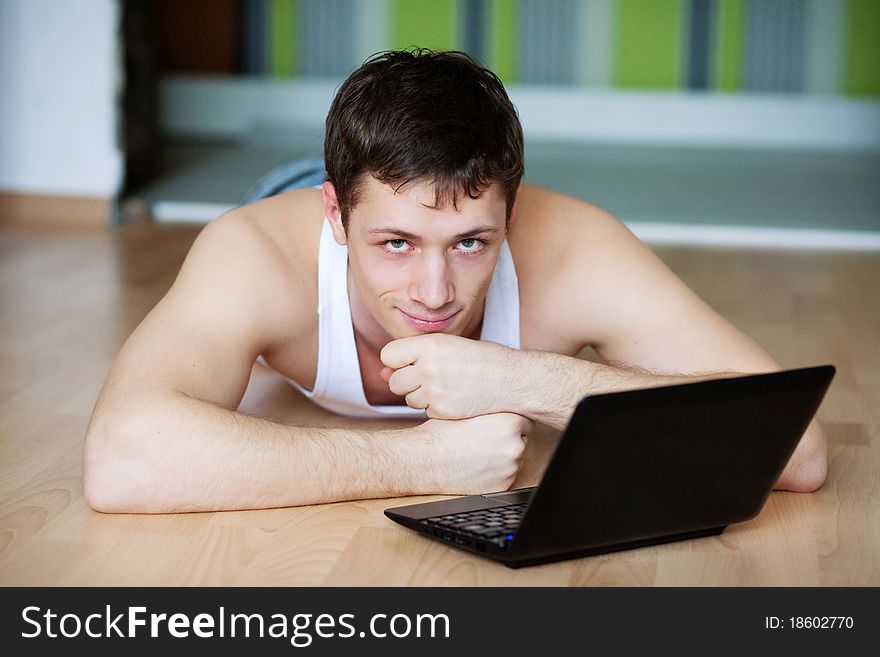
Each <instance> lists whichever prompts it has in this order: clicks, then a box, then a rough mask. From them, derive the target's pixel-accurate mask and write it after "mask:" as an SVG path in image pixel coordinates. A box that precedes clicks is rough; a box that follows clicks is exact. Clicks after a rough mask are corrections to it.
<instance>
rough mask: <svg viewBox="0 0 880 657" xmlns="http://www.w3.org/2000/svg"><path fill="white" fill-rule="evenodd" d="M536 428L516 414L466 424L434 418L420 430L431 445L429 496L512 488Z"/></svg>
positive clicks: (425, 485) (424, 487)
mask: <svg viewBox="0 0 880 657" xmlns="http://www.w3.org/2000/svg"><path fill="white" fill-rule="evenodd" d="M533 426H534V424H533V423H532V422H531V420H528V419H526V418H524V417H522V416H520V415H515V414H514V413H494V414H491V415H481V416H480V417H475V418H469V419H466V420H453V421H450V420H428V421H427V422H425V423H424V424H421V425H419V427H417V428H416V429H414V431H416V432H417V434H418V435H419V436H420V437H422V438H423V439H424V440H425V441H426V445H427V451H426V454H427V456H428V466H429V467H425V468H421V469H420V471H419V472H420V476H423V477H425V476H427V477H430V479H429V480H427V481H425V482H424V483H423V485H422V486H421V487H420V488H421V489H422V492H424V493H442V494H445V495H476V494H479V493H491V492H495V491H501V490H507V489H508V488H510V487H511V486H512V485H513V482H514V481H515V480H516V475H517V473H518V472H519V468H520V463H521V462H522V456H523V452H524V451H525V447H526V443H527V441H528V433H529V432H530V431H531V430H532V427H533Z"/></svg>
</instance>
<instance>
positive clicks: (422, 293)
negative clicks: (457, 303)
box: [410, 254, 455, 309]
mask: <svg viewBox="0 0 880 657" xmlns="http://www.w3.org/2000/svg"><path fill="white" fill-rule="evenodd" d="M410 297H411V298H412V299H413V301H418V302H419V303H420V304H422V305H423V306H425V307H426V308H434V309H436V308H442V307H443V306H445V305H446V304H448V303H451V302H452V301H453V300H454V299H455V289H454V286H453V285H452V280H451V279H450V277H449V266H448V263H447V262H446V257H445V255H442V254H423V255H422V259H421V262H420V263H419V267H418V270H417V272H416V277H415V280H414V281H413V283H412V286H411V288H410Z"/></svg>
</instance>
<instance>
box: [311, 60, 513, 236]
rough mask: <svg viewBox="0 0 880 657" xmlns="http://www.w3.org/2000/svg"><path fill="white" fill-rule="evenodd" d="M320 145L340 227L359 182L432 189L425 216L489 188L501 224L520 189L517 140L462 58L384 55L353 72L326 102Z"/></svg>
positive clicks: (496, 86)
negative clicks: (421, 184) (502, 211)
mask: <svg viewBox="0 0 880 657" xmlns="http://www.w3.org/2000/svg"><path fill="white" fill-rule="evenodd" d="M326 128H327V129H326V132H325V137H324V161H325V165H326V167H327V178H328V180H329V181H330V182H332V183H333V185H334V186H335V187H336V194H337V198H338V200H339V204H340V208H341V210H342V220H343V225H345V227H346V228H347V227H348V217H349V213H350V212H351V209H352V208H353V207H354V206H355V204H356V203H357V202H358V199H359V194H360V191H361V183H362V182H363V175H364V174H368V175H372V176H373V177H374V178H376V180H378V181H380V182H382V183H385V184H389V185H392V186H394V187H395V189H398V190H399V189H400V188H402V187H404V186H405V185H407V184H408V183H411V182H415V181H423V180H427V181H431V182H433V184H434V190H435V197H434V206H435V207H438V208H442V207H446V206H447V204H449V203H450V202H451V203H452V207H453V208H455V209H456V210H457V209H458V198H459V194H462V193H464V194H467V195H468V196H469V197H471V198H478V197H479V196H480V195H481V194H482V193H483V192H485V191H486V190H487V189H488V188H489V186H490V185H492V184H493V183H499V184H500V185H501V188H502V191H503V193H504V195H505V199H506V202H507V220H508V222H509V221H510V212H511V209H512V207H513V202H514V200H515V198H516V191H517V188H518V187H519V183H520V180H521V179H522V175H523V170H524V165H523V132H522V126H521V125H520V122H519V117H518V116H517V113H516V109H515V108H514V106H513V104H512V103H511V102H510V99H509V98H508V97H507V92H506V91H505V90H504V86H503V85H502V83H501V80H499V79H498V77H497V76H496V75H495V74H494V73H492V72H491V71H490V70H488V69H486V68H484V67H482V66H481V65H480V64H479V63H478V62H476V61H475V60H474V59H472V58H471V57H470V56H469V55H467V54H465V53H463V52H457V51H444V52H433V51H431V50H426V49H421V48H419V49H413V50H399V51H387V52H383V53H379V54H377V55H374V56H373V57H371V58H370V59H368V60H367V61H366V62H364V64H362V65H361V66H360V68H358V69H357V70H355V71H354V72H353V73H352V74H351V75H350V76H349V77H348V79H346V80H345V82H343V83H342V86H341V87H340V88H339V91H338V92H337V93H336V97H335V98H334V99H333V104H332V105H331V106H330V112H329V113H328V115H327V126H326Z"/></svg>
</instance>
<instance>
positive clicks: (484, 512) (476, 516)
mask: <svg viewBox="0 0 880 657" xmlns="http://www.w3.org/2000/svg"><path fill="white" fill-rule="evenodd" d="M525 510H526V504H511V505H510V506H500V507H496V508H494V509H480V510H478V511H467V512H466V513H450V514H448V515H445V516H435V517H433V518H427V519H426V520H423V521H422V522H424V523H425V524H428V525H431V526H432V527H437V528H438V529H440V530H446V531H452V532H456V533H460V534H466V535H468V536H471V537H475V538H481V539H484V540H487V541H492V542H493V543H501V544H503V543H504V542H506V541H509V540H511V539H512V538H513V533H514V532H515V531H516V528H517V527H518V526H519V522H520V520H522V517H523V513H525Z"/></svg>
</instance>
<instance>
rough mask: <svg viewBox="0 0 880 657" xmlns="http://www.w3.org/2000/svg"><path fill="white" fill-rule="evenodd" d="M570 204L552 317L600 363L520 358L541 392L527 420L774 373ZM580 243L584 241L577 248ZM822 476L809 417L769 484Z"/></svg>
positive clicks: (655, 268)
mask: <svg viewBox="0 0 880 657" xmlns="http://www.w3.org/2000/svg"><path fill="white" fill-rule="evenodd" d="M578 205H579V204H578V203H576V202H575V203H572V204H571V209H570V211H571V212H572V214H573V217H572V219H573V224H572V228H571V230H573V231H575V233H576V234H575V235H573V237H572V239H571V243H572V244H573V245H577V246H576V247H575V248H572V249H569V250H568V252H567V253H566V255H565V257H564V260H565V261H564V263H562V268H563V270H568V271H571V272H573V274H574V275H572V276H570V277H568V278H567V279H561V280H564V281H565V285H564V287H563V288H562V289H559V290H557V294H558V295H560V297H559V298H576V299H578V303H577V304H571V305H569V306H567V307H565V310H564V311H563V312H561V313H557V315H556V317H555V319H556V321H557V322H559V323H560V324H561V325H562V326H563V330H564V331H568V334H569V336H570V338H571V340H572V341H574V342H575V344H577V345H578V346H579V347H580V348H583V347H585V346H588V345H589V346H593V347H594V348H595V349H596V351H597V352H598V354H599V355H600V356H601V357H602V358H603V360H604V361H605V363H608V365H602V364H598V363H591V362H587V361H580V360H576V359H569V358H567V357H564V356H557V355H555V354H537V353H536V354H527V355H526V357H525V358H524V359H523V360H522V364H523V366H524V367H525V368H526V369H527V370H535V371H534V373H533V374H532V375H531V376H528V375H527V376H528V380H531V381H534V382H535V384H536V386H537V387H536V389H535V390H536V391H539V390H543V391H544V392H543V394H540V395H538V397H539V398H540V399H541V400H543V401H542V402H541V406H542V407H543V410H536V411H535V413H534V418H535V419H538V420H540V421H547V422H549V423H551V424H555V425H557V426H558V425H559V424H560V422H562V421H563V420H562V418H563V417H564V416H565V417H567V416H569V415H570V414H571V412H572V411H573V408H574V404H576V403H577V401H578V399H579V398H580V396H582V395H583V394H587V393H589V392H610V391H614V390H623V389H628V388H629V389H631V388H636V387H653V386H660V385H668V384H674V383H683V382H687V381H696V380H701V379H704V378H714V377H718V376H727V375H735V374H739V373H743V374H745V373H758V372H771V371H778V370H779V369H781V368H780V367H779V365H778V364H777V363H776V362H775V361H774V360H773V358H771V357H770V355H769V354H767V352H766V351H764V350H763V349H762V348H761V347H760V346H759V345H758V344H757V343H756V342H755V341H754V340H752V339H751V338H749V337H748V336H747V335H745V334H744V333H743V332H742V331H740V330H739V329H737V328H736V327H735V326H733V325H732V324H731V323H730V322H728V321H727V320H726V319H725V318H723V317H722V316H721V315H720V314H719V313H717V312H716V311H715V310H714V309H712V308H711V307H709V306H708V305H707V304H706V303H705V302H703V301H702V299H700V298H699V297H698V296H697V295H696V294H695V293H694V292H693V291H692V290H690V289H689V288H688V287H687V286H686V285H685V284H684V283H683V282H682V281H681V280H680V279H679V278H678V277H677V276H675V274H673V272H671V271H670V270H669V268H668V267H667V266H666V265H665V264H664V263H663V262H662V261H661V260H660V259H659V258H658V257H657V256H656V255H655V254H654V253H653V252H652V251H651V250H650V249H649V248H648V247H647V246H645V245H644V244H642V243H641V242H640V241H639V240H638V239H637V238H636V237H635V236H633V235H632V233H630V231H629V230H627V229H626V227H625V226H623V225H622V224H621V223H620V222H619V221H618V220H617V219H615V218H614V217H613V216H611V215H610V214H608V213H601V212H600V213H591V215H590V219H589V221H584V218H583V217H582V216H578V215H577V213H578ZM583 244H591V245H592V248H590V249H589V250H588V253H587V254H584V248H583V246H582V245H583ZM554 371H555V372H556V374H555V375H552V374H551V373H552V372H554ZM544 376H550V379H547V378H543V377H544ZM540 381H545V382H546V383H544V384H541V383H540ZM550 381H552V382H553V383H552V384H551V383H550ZM551 388H552V389H551ZM826 472H827V441H826V439H825V436H824V434H823V432H822V429H821V428H820V427H819V425H818V423H816V422H815V421H813V422H812V423H811V424H810V426H809V428H808V430H807V432H806V433H805V434H804V436H803V438H802V439H801V442H800V444H799V445H798V448H797V449H796V451H795V453H794V455H793V456H792V458H791V460H790V461H789V464H788V466H787V467H786V469H785V471H784V472H783V474H782V476H781V478H780V480H779V481H778V482H777V484H776V487H777V488H780V489H786V490H794V491H812V490H815V489H817V488H818V487H819V486H821V485H822V483H823V482H824V480H825V476H826Z"/></svg>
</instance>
